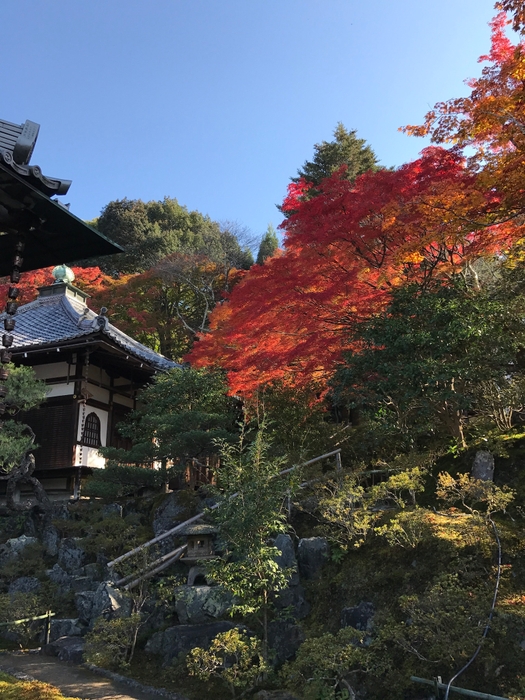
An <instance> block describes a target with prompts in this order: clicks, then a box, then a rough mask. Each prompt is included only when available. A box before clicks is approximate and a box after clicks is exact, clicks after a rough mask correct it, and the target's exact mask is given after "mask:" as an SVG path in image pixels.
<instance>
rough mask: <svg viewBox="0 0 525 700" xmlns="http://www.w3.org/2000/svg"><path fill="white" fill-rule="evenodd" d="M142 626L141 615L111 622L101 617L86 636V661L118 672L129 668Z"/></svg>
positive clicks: (133, 615)
mask: <svg viewBox="0 0 525 700" xmlns="http://www.w3.org/2000/svg"><path fill="white" fill-rule="evenodd" d="M140 624H141V616H140V613H133V614H132V615H130V617H122V618H117V619H116V620H109V621H108V620H105V619H104V618H103V617H99V618H98V620H96V622H95V626H94V627H93V629H92V630H91V632H90V633H89V634H88V635H87V636H86V648H85V651H84V660H85V661H87V662H88V663H90V664H94V665H95V666H101V667H102V668H108V669H112V670H116V671H119V670H120V671H121V670H125V669H127V668H129V665H130V662H131V660H132V658H133V653H134V651H135V644H136V641H137V634H138V631H139V628H140Z"/></svg>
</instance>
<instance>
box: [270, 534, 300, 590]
mask: <svg viewBox="0 0 525 700" xmlns="http://www.w3.org/2000/svg"><path fill="white" fill-rule="evenodd" d="M274 545H275V546H276V547H277V549H278V550H279V551H280V552H281V553H280V555H279V556H278V557H277V558H276V562H277V563H278V564H279V566H280V567H281V569H293V573H292V576H291V578H290V585H292V586H293V585H295V584H297V583H299V572H298V571H297V559H296V557H295V547H294V545H293V540H292V538H291V537H290V535H285V534H283V533H281V534H279V535H277V537H276V538H275V541H274Z"/></svg>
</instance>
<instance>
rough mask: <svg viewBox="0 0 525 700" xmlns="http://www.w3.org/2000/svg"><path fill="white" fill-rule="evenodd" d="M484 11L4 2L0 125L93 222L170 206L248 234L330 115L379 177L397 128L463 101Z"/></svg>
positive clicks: (465, 6) (470, 2) (383, 2)
mask: <svg viewBox="0 0 525 700" xmlns="http://www.w3.org/2000/svg"><path fill="white" fill-rule="evenodd" d="M493 14H494V10H493V0H368V1H367V2H363V1H362V0H53V1H52V2H42V0H2V3H1V7H0V18H1V24H2V29H3V31H2V42H1V43H0V59H1V60H0V72H1V85H2V100H1V109H0V117H1V118H3V119H7V120H8V121H12V122H17V123H22V122H23V121H25V120H26V119H31V120H33V121H36V122H38V123H40V124H41V131H40V136H39V140H38V144H37V147H36V149H35V153H34V155H33V158H32V163H34V164H38V165H40V166H41V167H42V169H43V171H44V174H46V175H50V176H57V177H64V178H68V179H72V180H73V185H72V187H71V189H70V192H69V193H68V195H67V196H66V198H65V201H68V202H70V203H71V211H72V212H74V213H75V214H76V215H77V216H80V217H81V218H84V219H91V218H94V217H95V216H97V215H98V214H99V213H100V210H101V208H102V207H103V206H104V205H105V204H107V203H108V202H109V201H111V200H113V199H120V198H123V197H128V198H130V199H134V198H140V199H144V200H150V199H162V198H163V197H164V196H166V195H167V196H170V197H176V198H177V199H178V200H179V202H180V203H181V204H185V205H186V206H188V207H189V208H190V209H198V210H199V211H202V212H203V213H205V214H209V215H210V216H211V217H212V218H213V219H216V220H219V221H223V220H236V221H238V222H239V223H240V224H241V225H244V226H247V227H249V228H250V229H251V230H252V231H253V233H254V234H258V235H260V234H262V233H263V232H264V230H265V229H266V227H267V225H268V223H270V222H272V223H273V224H274V225H275V226H277V225H278V224H279V223H280V221H281V216H280V214H279V212H278V211H277V209H276V207H275V204H278V203H280V202H281V201H282V199H283V196H284V195H285V192H286V186H287V183H288V182H289V179H290V177H291V176H293V175H295V174H296V172H297V169H298V168H299V167H300V166H301V165H302V164H303V163H304V161H305V160H306V159H309V158H311V157H312V155H313V145H314V143H316V142H320V141H323V140H330V139H331V135H332V132H333V129H334V127H335V125H336V123H337V122H338V121H342V122H343V123H344V124H345V126H346V127H347V128H353V129H357V131H358V136H360V137H361V138H365V139H366V140H367V141H368V142H369V143H370V144H371V146H372V147H373V148H374V150H375V151H376V153H377V155H378V157H379V159H380V161H381V162H382V163H383V164H384V165H388V166H390V165H400V164H402V163H403V162H406V161H408V160H411V159H413V158H415V157H416V156H417V154H418V152H419V151H420V150H421V148H422V147H424V145H425V143H424V142H422V141H421V140H417V139H413V138H408V137H406V136H404V135H403V134H400V133H399V132H398V131H397V128H398V127H399V126H401V125H403V124H409V123H412V124H413V123H420V122H421V120H422V118H423V116H424V114H425V112H426V111H427V110H428V109H429V108H430V107H431V106H433V105H434V103H435V102H437V101H439V100H444V99H448V98H450V97H455V96H457V95H459V94H465V92H466V90H467V88H466V87H465V86H464V84H463V81H464V79H465V78H468V77H471V76H475V75H478V74H479V72H480V70H481V67H480V65H479V64H478V63H477V57H478V56H479V55H480V54H481V53H485V52H486V51H487V49H488V46H489V36H490V31H489V27H488V25H487V23H488V21H489V20H490V19H491V17H492V16H493Z"/></svg>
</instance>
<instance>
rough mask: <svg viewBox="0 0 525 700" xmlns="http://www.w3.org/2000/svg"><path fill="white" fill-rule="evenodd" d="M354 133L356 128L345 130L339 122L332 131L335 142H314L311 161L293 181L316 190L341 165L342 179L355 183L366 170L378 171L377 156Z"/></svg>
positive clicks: (307, 162)
mask: <svg viewBox="0 0 525 700" xmlns="http://www.w3.org/2000/svg"><path fill="white" fill-rule="evenodd" d="M356 133H357V132H356V131H355V129H352V130H351V131H348V130H347V129H346V128H345V126H344V124H342V123H341V122H339V123H338V124H337V126H336V128H335V130H334V140H333V141H330V142H328V141H322V142H321V143H316V144H315V146H314V157H313V160H311V161H309V160H307V161H306V162H305V164H304V165H303V167H302V169H300V170H298V171H297V177H293V178H292V182H300V181H301V180H306V182H309V183H312V184H313V185H314V187H316V186H317V185H319V184H320V182H321V180H324V178H326V177H330V175H332V174H333V173H334V172H335V171H336V170H338V169H339V168H340V167H341V166H342V165H345V166H346V172H345V174H344V176H343V177H344V178H345V179H346V180H355V178H356V177H357V176H358V175H362V174H363V173H366V172H367V171H369V170H378V169H379V166H378V162H377V157H376V154H375V153H374V151H373V150H372V148H371V147H370V146H369V145H367V143H366V141H365V140H364V139H358V138H357V136H356Z"/></svg>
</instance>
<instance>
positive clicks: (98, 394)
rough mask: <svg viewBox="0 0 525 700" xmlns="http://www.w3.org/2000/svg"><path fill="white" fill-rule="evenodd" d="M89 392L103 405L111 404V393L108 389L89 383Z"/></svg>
mask: <svg viewBox="0 0 525 700" xmlns="http://www.w3.org/2000/svg"><path fill="white" fill-rule="evenodd" d="M87 390H88V391H89V393H90V394H91V396H92V397H93V398H94V399H96V400H97V401H100V402H101V403H109V391H108V390H107V389H102V387H100V386H95V385H94V384H90V383H88V387H87Z"/></svg>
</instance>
